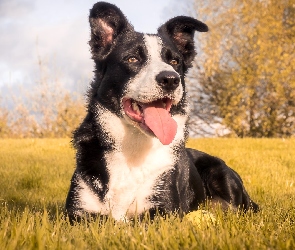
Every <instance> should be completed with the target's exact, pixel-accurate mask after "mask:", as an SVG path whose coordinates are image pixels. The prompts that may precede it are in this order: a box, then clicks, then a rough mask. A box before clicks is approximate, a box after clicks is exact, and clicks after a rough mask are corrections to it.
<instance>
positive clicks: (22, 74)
mask: <svg viewBox="0 0 295 250" xmlns="http://www.w3.org/2000/svg"><path fill="white" fill-rule="evenodd" d="M96 2H97V1H91V0H79V1H78V0H60V1H53V0H0V91H1V87H2V89H4V87H7V86H15V85H22V86H32V85H33V84H35V83H36V82H37V81H38V79H40V70H39V69H40V67H39V66H38V56H39V58H40V59H41V61H42V72H43V74H44V75H45V76H46V77H48V78H50V79H52V78H58V80H59V81H61V82H62V83H63V84H65V85H66V86H69V87H70V88H71V89H73V90H75V89H77V90H79V89H80V88H81V85H83V86H84V85H87V84H88V83H89V81H90V79H91V78H92V74H93V73H92V71H93V64H92V61H91V59H90V53H89V47H88V44H87V42H88V40H89V25H88V13H89V9H90V8H91V7H92V6H93V4H94V3H96ZM108 2H110V3H113V4H116V5H117V6H118V7H119V8H120V9H121V10H122V11H123V13H124V14H125V15H126V16H127V18H128V19H129V21H130V22H131V23H132V24H133V26H134V27H135V29H136V30H137V31H141V32H148V33H155V32H156V30H157V28H158V27H159V26H160V24H162V23H164V22H165V21H167V20H168V19H169V18H171V17H173V16H177V15H183V14H185V7H182V6H180V5H179V2H180V1H177V0H161V1H159V0H146V1H139V0H121V1H120V0H110V1H108ZM183 2H185V1H183ZM83 86H82V88H83ZM0 94H1V92H0Z"/></svg>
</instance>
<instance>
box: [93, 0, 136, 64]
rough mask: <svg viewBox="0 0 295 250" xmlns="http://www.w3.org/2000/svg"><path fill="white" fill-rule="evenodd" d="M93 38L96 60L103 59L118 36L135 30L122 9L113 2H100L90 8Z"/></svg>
mask: <svg viewBox="0 0 295 250" xmlns="http://www.w3.org/2000/svg"><path fill="white" fill-rule="evenodd" d="M89 23H90V27H91V39H90V41H89V45H90V48H91V52H92V58H93V59H94V60H103V59H104V58H105V57H106V55H108V53H109V52H110V51H111V48H112V45H113V44H114V41H115V40H116V38H117V36H118V35H120V34H121V33H122V32H126V31H128V30H133V27H132V25H131V24H130V23H129V22H128V20H127V19H126V17H125V16H124V14H123V13H122V11H121V10H120V9H119V8H118V7H116V6H115V5H113V4H109V3H105V2H98V3H96V4H94V5H93V7H92V9H91V10H90V15H89Z"/></svg>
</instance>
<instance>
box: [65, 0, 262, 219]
mask: <svg viewBox="0 0 295 250" xmlns="http://www.w3.org/2000/svg"><path fill="white" fill-rule="evenodd" d="M89 22H90V27H91V39H90V42H89V44H90V48H91V52H92V58H93V60H94V62H95V78H94V80H93V82H92V84H91V87H90V90H89V93H88V106H87V111H88V113H87V116H86V117H85V119H84V121H83V122H82V124H81V125H80V127H79V128H78V129H77V130H76V131H75V133H74V146H75V148H76V150H77V156H76V159H77V167H76V170H75V172H74V174H73V177H72V180H71V186H70V190H69V193H68V197H67V201H66V210H67V212H68V214H69V216H70V218H71V219H79V217H80V216H82V215H83V214H85V213H86V214H91V215H110V214H111V215H112V216H113V217H114V218H115V219H116V220H124V219H128V218H131V217H133V216H134V215H135V214H139V215H140V214H143V213H144V212H149V213H150V214H151V216H152V217H153V216H154V215H155V213H156V211H159V212H160V213H163V214H164V213H170V212H179V213H180V214H182V213H187V212H190V211H193V210H196V209H198V206H199V205H200V204H202V203H203V202H205V201H206V199H209V200H211V201H212V202H213V203H220V204H221V205H222V206H223V207H224V208H227V207H228V206H231V207H233V208H241V209H244V210H248V209H250V208H253V209H254V210H255V211H256V210H257V209H258V206H257V205H256V204H255V203H254V202H253V201H251V199H250V197H249V195H248V194H247V192H246V190H245V188H244V186H243V183H242V180H241V178H240V177H239V175H238V174H237V173H236V172H235V171H233V170H232V169H230V168H229V167H228V166H226V164H225V163H224V162H223V161H222V160H220V159H218V158H216V157H213V156H210V155H208V154H205V153H202V152H199V151H196V150H193V149H186V148H185V142H186V139H187V126H186V123H187V118H188V105H187V102H186V91H185V82H184V76H185V73H186V72H187V70H188V68H190V67H191V63H192V60H193V59H194V57H195V55H196V52H195V45H194V32H195V31H199V32H206V31H207V30H208V28H207V26H206V25H205V24H204V23H202V22H200V21H198V20H196V19H193V18H191V17H185V16H179V17H175V18H173V19H170V20H169V21H168V22H166V23H165V24H164V25H162V26H161V27H160V28H159V29H158V34H155V35H150V34H143V33H139V32H136V31H134V29H133V27H132V25H131V24H130V23H129V22H128V21H127V19H126V18H125V16H124V15H123V13H122V12H121V11H120V9H118V8H117V7H116V6H114V5H112V4H109V3H105V2H98V3H96V4H95V5H94V6H93V8H92V9H91V10H90V16H89ZM148 108H151V109H153V110H157V111H158V112H159V114H163V116H165V119H166V120H165V124H162V125H158V124H157V125H153V124H152V123H153V119H150V116H151V115H150V114H153V113H148ZM148 119H149V120H148ZM155 119H156V117H155ZM161 119H164V118H163V117H160V118H159V120H160V121H164V120H161ZM166 121H167V124H168V123H169V124H171V125H167V124H166ZM159 123H160V122H159ZM167 126H168V127H169V126H171V128H170V127H169V128H167ZM161 129H162V130H161ZM158 130H159V131H160V132H158Z"/></svg>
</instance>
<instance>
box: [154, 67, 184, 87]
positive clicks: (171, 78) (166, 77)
mask: <svg viewBox="0 0 295 250" xmlns="http://www.w3.org/2000/svg"><path fill="white" fill-rule="evenodd" d="M156 81H157V83H158V84H159V85H160V86H161V87H162V88H163V89H164V90H166V91H174V90H175V89H176V88H177V87H178V86H179V82H180V78H179V75H178V74H177V73H176V72H173V71H162V72H161V73H159V74H158V75H157V76H156Z"/></svg>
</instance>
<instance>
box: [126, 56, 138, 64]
mask: <svg viewBox="0 0 295 250" xmlns="http://www.w3.org/2000/svg"><path fill="white" fill-rule="evenodd" d="M127 61H128V62H129V63H136V62H138V59H137V58H136V57H134V56H131V57H129V58H128V59H127Z"/></svg>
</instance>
